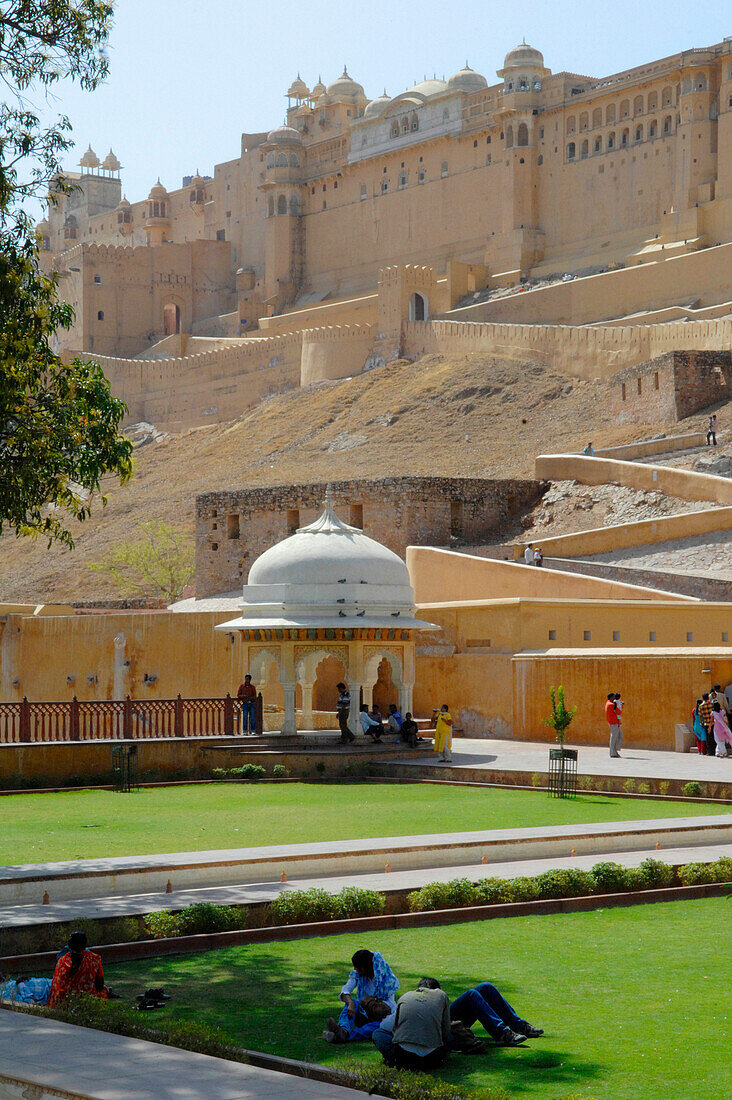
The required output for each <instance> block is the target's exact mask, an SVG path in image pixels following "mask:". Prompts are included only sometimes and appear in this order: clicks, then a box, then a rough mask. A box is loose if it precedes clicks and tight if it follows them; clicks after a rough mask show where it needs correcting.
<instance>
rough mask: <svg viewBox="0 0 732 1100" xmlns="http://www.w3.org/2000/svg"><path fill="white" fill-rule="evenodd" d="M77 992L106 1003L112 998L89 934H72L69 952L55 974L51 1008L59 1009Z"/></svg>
mask: <svg viewBox="0 0 732 1100" xmlns="http://www.w3.org/2000/svg"><path fill="white" fill-rule="evenodd" d="M75 993H86V994H87V995H88V996H91V997H102V998H103V999H104V1000H106V999H107V997H108V996H109V990H108V989H107V987H106V986H105V984H104V971H103V969H102V960H101V959H100V957H99V955H96V954H95V953H94V952H93V951H89V950H87V946H86V932H72V933H71V935H70V936H69V950H68V951H66V952H65V953H64V954H63V955H61V957H60V958H59V960H58V962H57V963H56V969H55V970H54V972H53V980H52V981H51V991H50V993H49V996H48V1005H49V1008H55V1007H56V1005H58V1004H60V1003H61V1002H62V1001H65V1000H66V998H67V997H69V996H71V995H72V994H75Z"/></svg>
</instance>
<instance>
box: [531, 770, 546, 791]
mask: <svg viewBox="0 0 732 1100" xmlns="http://www.w3.org/2000/svg"><path fill="white" fill-rule="evenodd" d="M544 782H545V778H544V776H543V775H540V773H539V772H534V774H533V775H532V777H531V786H532V787H540V786H541V785H542V783H544Z"/></svg>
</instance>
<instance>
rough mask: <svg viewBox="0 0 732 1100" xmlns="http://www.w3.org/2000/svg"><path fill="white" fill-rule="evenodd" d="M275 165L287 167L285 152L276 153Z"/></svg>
mask: <svg viewBox="0 0 732 1100" xmlns="http://www.w3.org/2000/svg"><path fill="white" fill-rule="evenodd" d="M275 165H276V166H277V168H287V153H278V154H277V160H276V161H275Z"/></svg>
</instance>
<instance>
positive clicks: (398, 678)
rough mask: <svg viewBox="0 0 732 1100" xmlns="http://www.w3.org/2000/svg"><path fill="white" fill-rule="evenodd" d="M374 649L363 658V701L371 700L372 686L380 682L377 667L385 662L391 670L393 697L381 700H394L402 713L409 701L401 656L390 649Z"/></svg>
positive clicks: (407, 706) (376, 647)
mask: <svg viewBox="0 0 732 1100" xmlns="http://www.w3.org/2000/svg"><path fill="white" fill-rule="evenodd" d="M373 648H374V651H373V652H370V653H369V654H368V656H366V658H365V660H364V666H363V667H364V672H363V693H364V702H366V703H370V702H372V701H373V694H374V688H375V687H376V686H377V684H378V683H379V682H380V680H379V669H380V668H381V666H382V662H386V663H387V665H388V666H389V670H390V672H391V683H392V684H393V685H394V688H395V689H396V691H395V696H396V697H395V698H392V699H388V700H382V703H383V702H395V703H396V704H397V706H399V707H400V708H402V713H404V711H405V710H409V709H410V707H411V702H410V701H409V699H408V698H407V694H408V693H407V692H406V690H405V684H404V666H403V660H402V657H401V656H400V655H399V653H397V652H395V651H393V650H390V649H386V648H385V649H381V648H380V647H379V646H374V647H373Z"/></svg>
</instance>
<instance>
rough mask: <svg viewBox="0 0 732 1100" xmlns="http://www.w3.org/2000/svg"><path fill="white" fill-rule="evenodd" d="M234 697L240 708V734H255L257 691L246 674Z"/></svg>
mask: <svg viewBox="0 0 732 1100" xmlns="http://www.w3.org/2000/svg"><path fill="white" fill-rule="evenodd" d="M236 697H237V699H238V700H239V704H240V706H241V732H242V733H256V732H257V689H256V688H255V686H254V684H253V683H252V678H251V676H250V674H249V673H248V672H247V674H246V676H245V677H244V683H243V684H239V690H238V691H237V693H236Z"/></svg>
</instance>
